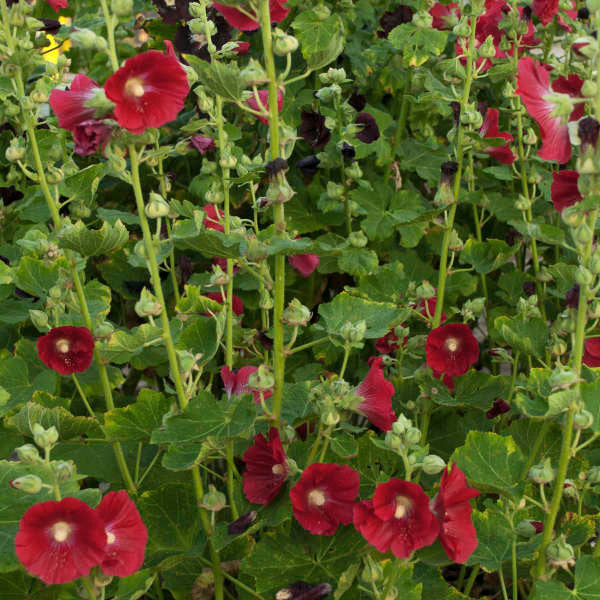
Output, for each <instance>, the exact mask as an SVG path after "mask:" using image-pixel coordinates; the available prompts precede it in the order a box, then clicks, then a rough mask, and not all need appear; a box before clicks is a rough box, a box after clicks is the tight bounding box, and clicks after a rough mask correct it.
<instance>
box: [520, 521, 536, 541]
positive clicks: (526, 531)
mask: <svg viewBox="0 0 600 600" xmlns="http://www.w3.org/2000/svg"><path fill="white" fill-rule="evenodd" d="M515 532H516V534H517V535H521V536H523V537H526V538H532V537H533V536H534V535H535V534H536V533H537V531H536V529H535V527H534V526H533V525H532V524H531V521H529V520H527V519H525V520H523V521H521V522H520V523H519V524H518V525H517V526H516V527H515Z"/></svg>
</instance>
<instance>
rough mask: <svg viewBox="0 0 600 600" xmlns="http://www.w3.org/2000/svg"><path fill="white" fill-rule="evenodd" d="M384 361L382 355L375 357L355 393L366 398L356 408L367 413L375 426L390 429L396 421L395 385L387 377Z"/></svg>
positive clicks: (385, 429) (384, 429)
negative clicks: (382, 366)
mask: <svg viewBox="0 0 600 600" xmlns="http://www.w3.org/2000/svg"><path fill="white" fill-rule="evenodd" d="M382 362H383V359H382V358H381V357H376V358H374V360H373V361H372V362H371V368H370V369H369V372H368V373H367V375H366V377H365V378H364V379H363V380H362V382H361V383H360V385H359V386H358V387H357V388H356V390H355V392H354V393H355V394H356V395H357V396H362V397H363V398H364V401H363V402H361V403H360V404H359V405H358V406H357V407H356V410H357V411H358V412H360V413H361V414H363V415H365V417H367V419H369V421H370V422H371V423H373V425H375V427H379V429H381V430H382V431H389V430H390V429H391V428H392V425H393V424H394V422H395V421H396V413H394V409H393V408H392V396H393V395H394V385H393V384H392V382H391V381H388V380H387V379H386V378H385V376H384V374H383V369H382V368H381V363H382Z"/></svg>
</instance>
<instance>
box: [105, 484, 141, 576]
mask: <svg viewBox="0 0 600 600" xmlns="http://www.w3.org/2000/svg"><path fill="white" fill-rule="evenodd" d="M96 513H97V514H98V515H99V516H100V518H101V519H102V522H103V523H104V530H105V532H106V547H105V550H104V552H105V554H104V559H103V560H102V563H101V565H100V566H101V567H102V571H104V573H105V574H106V575H116V576H117V577H127V576H128V575H133V574H134V573H137V572H138V571H139V570H140V568H141V567H142V564H143V562H144V555H145V553H146V544H147V543H148V531H147V530H146V526H145V525H144V522H143V521H142V517H140V513H139V512H138V509H137V507H136V506H135V503H134V502H133V501H132V500H131V499H130V498H129V496H128V495H127V492H126V491H125V490H121V491H120V492H109V493H108V494H106V496H104V498H102V502H100V504H99V505H98V507H97V508H96Z"/></svg>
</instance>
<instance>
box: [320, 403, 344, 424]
mask: <svg viewBox="0 0 600 600" xmlns="http://www.w3.org/2000/svg"><path fill="white" fill-rule="evenodd" d="M339 422H340V413H339V412H338V411H337V410H335V408H334V407H333V406H328V407H326V408H325V409H324V410H323V411H322V412H321V423H323V425H326V426H327V427H333V426H334V425H337V424H338V423H339Z"/></svg>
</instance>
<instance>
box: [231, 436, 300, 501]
mask: <svg viewBox="0 0 600 600" xmlns="http://www.w3.org/2000/svg"><path fill="white" fill-rule="evenodd" d="M286 458H287V457H286V455H285V452H284V450H283V446H282V445H281V439H280V438H279V431H278V429H277V428H276V427H271V429H270V430H269V441H268V442H267V440H266V439H265V437H264V436H263V434H262V433H259V434H258V435H255V436H254V444H253V445H252V446H250V448H248V450H246V452H245V453H244V456H243V457H242V460H243V461H244V462H245V463H246V471H245V472H244V473H243V475H242V477H243V478H244V481H243V484H242V488H243V490H244V495H245V496H246V498H247V499H248V500H249V501H250V502H254V504H269V502H271V500H273V498H275V496H277V494H278V493H279V490H280V489H281V488H282V487H283V484H284V483H285V480H286V479H287V476H288V473H289V467H288V466H287V463H286Z"/></svg>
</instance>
